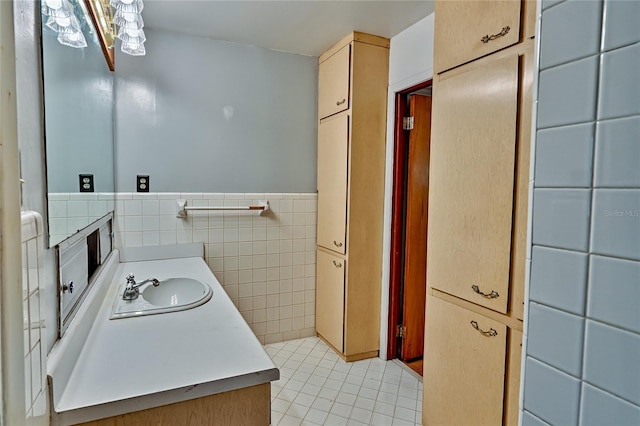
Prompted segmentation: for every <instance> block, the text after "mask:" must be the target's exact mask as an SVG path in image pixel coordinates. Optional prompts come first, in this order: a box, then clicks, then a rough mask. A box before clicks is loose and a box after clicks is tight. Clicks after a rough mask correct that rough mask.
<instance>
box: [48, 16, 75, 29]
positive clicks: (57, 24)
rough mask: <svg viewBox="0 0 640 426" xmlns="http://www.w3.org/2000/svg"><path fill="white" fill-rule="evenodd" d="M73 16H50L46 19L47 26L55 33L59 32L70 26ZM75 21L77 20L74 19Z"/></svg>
mask: <svg viewBox="0 0 640 426" xmlns="http://www.w3.org/2000/svg"><path fill="white" fill-rule="evenodd" d="M75 18H76V17H75V16H66V17H63V16H58V17H56V16H50V17H49V19H47V27H49V28H51V29H52V30H53V31H55V32H57V33H60V32H63V31H65V30H66V29H67V28H68V27H70V26H71V23H72V22H73V20H74V19H75ZM77 21H78V20H77V19H76V22H77ZM78 27H80V25H78Z"/></svg>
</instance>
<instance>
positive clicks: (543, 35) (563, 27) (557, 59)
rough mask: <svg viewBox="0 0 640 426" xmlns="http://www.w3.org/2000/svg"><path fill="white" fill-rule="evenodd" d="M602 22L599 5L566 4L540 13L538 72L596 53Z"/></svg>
mask: <svg viewBox="0 0 640 426" xmlns="http://www.w3.org/2000/svg"><path fill="white" fill-rule="evenodd" d="M601 20H602V3H601V2H599V1H567V2H564V3H562V4H560V5H558V6H556V7H554V8H551V9H547V10H545V11H544V12H542V23H541V25H542V28H541V31H540V69H545V68H549V67H552V66H554V65H559V64H562V63H565V62H569V61H573V60H576V59H580V58H584V57H586V56H591V55H595V54H596V53H598V50H599V47H600V27H601V25H600V24H601Z"/></svg>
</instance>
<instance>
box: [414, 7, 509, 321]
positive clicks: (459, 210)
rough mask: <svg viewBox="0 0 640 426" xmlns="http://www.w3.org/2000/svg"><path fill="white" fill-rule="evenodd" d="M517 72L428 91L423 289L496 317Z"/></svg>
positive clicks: (504, 70)
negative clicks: (479, 307) (478, 307)
mask: <svg viewBox="0 0 640 426" xmlns="http://www.w3.org/2000/svg"><path fill="white" fill-rule="evenodd" d="M467 3H468V2H467ZM465 4H466V3H465ZM470 65H472V64H470ZM518 72H519V59H518V55H517V54H514V55H512V56H508V57H506V58H502V59H498V60H495V61H491V62H488V63H486V64H485V65H482V66H477V65H476V66H470V68H469V70H468V71H467V72H464V73H456V74H455V75H453V76H451V77H449V78H445V79H441V80H439V81H437V82H436V83H437V84H435V85H434V91H433V115H432V117H433V119H432V133H431V163H430V164H431V166H430V174H429V219H428V220H429V232H428V237H427V253H429V260H428V262H427V283H428V286H429V287H431V288H436V289H439V290H442V291H443V292H445V293H449V294H451V295H454V296H457V297H460V298H463V299H466V300H468V301H470V302H473V303H476V304H479V305H482V306H485V307H487V308H489V309H493V310H495V311H498V312H502V313H506V312H507V307H508V306H507V302H508V300H509V271H510V262H511V232H512V215H513V213H512V212H513V194H514V173H515V172H514V170H515V157H516V155H515V149H516V141H517V132H516V127H517V111H518Z"/></svg>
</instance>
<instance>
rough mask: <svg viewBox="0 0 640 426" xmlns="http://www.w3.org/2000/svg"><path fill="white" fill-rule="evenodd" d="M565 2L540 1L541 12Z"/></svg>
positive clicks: (559, 0) (561, 0)
mask: <svg viewBox="0 0 640 426" xmlns="http://www.w3.org/2000/svg"><path fill="white" fill-rule="evenodd" d="M563 1H565V0H542V10H545V9H548V8H550V7H551V6H555V5H557V4H560V3H562V2H563Z"/></svg>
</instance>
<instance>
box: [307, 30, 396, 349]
mask: <svg viewBox="0 0 640 426" xmlns="http://www.w3.org/2000/svg"><path fill="white" fill-rule="evenodd" d="M388 76H389V40H388V39H385V38H382V37H377V36H373V35H369V34H364V33H358V32H353V33H351V34H349V35H348V36H347V37H345V38H343V39H342V40H341V41H339V42H338V43H336V44H335V45H334V46H333V47H331V48H330V49H329V50H328V51H327V52H325V53H324V54H323V55H321V56H320V58H319V70H318V123H319V124H318V230H317V231H318V232H317V244H318V246H317V273H316V277H317V278H316V279H317V282H316V330H317V333H318V336H320V337H321V338H322V339H324V340H325V341H326V342H327V343H328V344H329V345H330V346H331V347H332V348H333V349H334V350H335V351H336V352H337V353H338V354H339V355H340V356H341V357H342V358H343V359H345V360H346V361H355V360H358V359H363V358H369V357H373V356H376V355H377V354H378V351H379V346H380V339H379V335H380V331H379V330H380V291H381V290H380V280H381V273H382V272H381V263H382V260H381V259H382V226H383V208H382V206H383V201H384V163H385V131H386V112H387V108H386V105H387V84H388Z"/></svg>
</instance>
